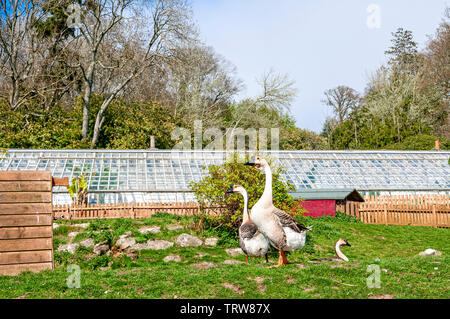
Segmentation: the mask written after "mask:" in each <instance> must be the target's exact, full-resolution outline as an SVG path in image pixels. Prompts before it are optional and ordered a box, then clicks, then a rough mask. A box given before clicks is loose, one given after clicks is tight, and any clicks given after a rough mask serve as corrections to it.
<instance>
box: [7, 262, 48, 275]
mask: <svg viewBox="0 0 450 319" xmlns="http://www.w3.org/2000/svg"><path fill="white" fill-rule="evenodd" d="M49 269H53V264H52V263H51V262H46V263H35V264H15V265H0V275H2V276H5V275H9V276H16V275H19V274H20V273H21V272H23V271H32V272H35V273H37V272H40V271H42V270H49Z"/></svg>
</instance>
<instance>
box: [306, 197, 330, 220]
mask: <svg viewBox="0 0 450 319" xmlns="http://www.w3.org/2000/svg"><path fill="white" fill-rule="evenodd" d="M300 204H301V205H302V206H303V208H305V209H306V210H307V211H308V213H306V214H305V216H312V217H319V216H322V215H331V216H336V203H335V201H334V200H333V199H324V200H322V199H321V200H305V201H303V202H300Z"/></svg>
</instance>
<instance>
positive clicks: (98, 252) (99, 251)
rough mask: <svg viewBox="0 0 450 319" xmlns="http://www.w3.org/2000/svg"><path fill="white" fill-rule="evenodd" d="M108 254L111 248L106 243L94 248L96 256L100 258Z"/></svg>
mask: <svg viewBox="0 0 450 319" xmlns="http://www.w3.org/2000/svg"><path fill="white" fill-rule="evenodd" d="M107 252H109V246H108V245H107V244H106V243H105V242H103V243H99V244H96V245H95V246H94V254H96V255H98V256H100V255H103V254H105V253H107Z"/></svg>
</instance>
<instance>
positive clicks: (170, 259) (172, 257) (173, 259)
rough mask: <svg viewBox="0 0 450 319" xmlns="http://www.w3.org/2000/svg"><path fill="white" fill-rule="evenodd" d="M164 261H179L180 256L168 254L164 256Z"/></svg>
mask: <svg viewBox="0 0 450 319" xmlns="http://www.w3.org/2000/svg"><path fill="white" fill-rule="evenodd" d="M163 260H164V262H166V263H167V262H169V261H174V262H180V261H181V257H180V256H178V255H169V256H166V257H164V259H163Z"/></svg>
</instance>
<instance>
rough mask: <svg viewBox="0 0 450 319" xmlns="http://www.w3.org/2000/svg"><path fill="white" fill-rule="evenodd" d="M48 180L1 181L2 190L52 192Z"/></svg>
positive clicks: (0, 187)
mask: <svg viewBox="0 0 450 319" xmlns="http://www.w3.org/2000/svg"><path fill="white" fill-rule="evenodd" d="M51 191H52V185H51V184H50V183H49V182H48V181H0V192H51Z"/></svg>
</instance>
